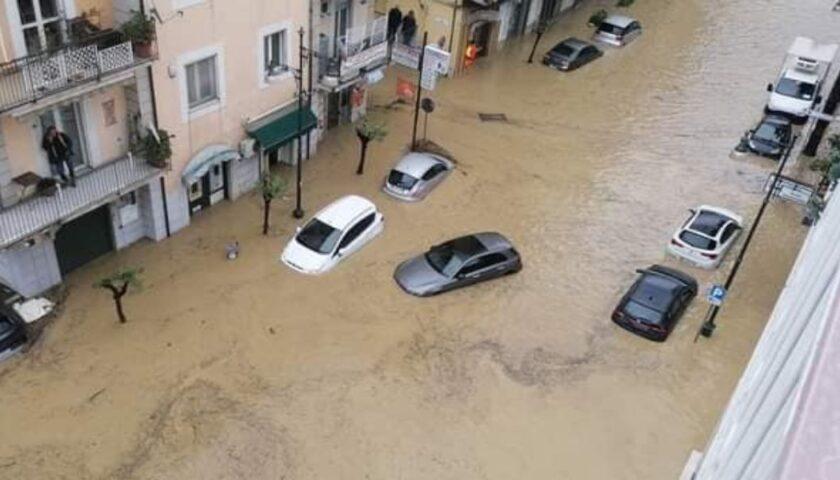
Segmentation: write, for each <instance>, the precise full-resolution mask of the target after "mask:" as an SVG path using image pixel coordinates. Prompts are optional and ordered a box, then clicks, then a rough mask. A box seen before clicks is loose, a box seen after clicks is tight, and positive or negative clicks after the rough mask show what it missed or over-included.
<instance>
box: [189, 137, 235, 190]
mask: <svg viewBox="0 0 840 480" xmlns="http://www.w3.org/2000/svg"><path fill="white" fill-rule="evenodd" d="M239 158H240V156H239V152H237V151H236V150H234V149H232V148H231V147H229V146H227V145H221V144H220V145H210V146H209V147H205V148H203V149H202V150H201V151H200V152H198V153H196V154H195V155H193V157H192V159H190V162H189V163H188V164H187V167H186V168H184V173H183V174H182V175H181V180H183V182H184V184H185V185H190V184H193V183H195V182H197V181H198V180H199V179H200V178H201V177H203V176H205V175H207V172H209V171H210V169H211V168H213V166H215V165H219V164H220V163H223V162H227V161H229V160H237V159H239Z"/></svg>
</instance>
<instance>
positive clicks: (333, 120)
mask: <svg viewBox="0 0 840 480" xmlns="http://www.w3.org/2000/svg"><path fill="white" fill-rule="evenodd" d="M351 115H352V112H351V106H350V89H349V88H345V89H344V90H341V91H338V92H330V94H329V95H328V96H327V129H330V128H335V127H337V126H339V125H341V124H342V123H348V122H349V121H350V117H351Z"/></svg>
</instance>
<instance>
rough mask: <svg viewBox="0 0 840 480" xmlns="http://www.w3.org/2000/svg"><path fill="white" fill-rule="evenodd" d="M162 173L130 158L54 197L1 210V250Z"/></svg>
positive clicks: (37, 198) (83, 178)
mask: <svg viewBox="0 0 840 480" xmlns="http://www.w3.org/2000/svg"><path fill="white" fill-rule="evenodd" d="M161 173H162V171H161V170H160V169H158V168H155V167H153V166H151V165H149V164H148V163H147V162H145V161H143V160H141V159H139V158H136V157H134V158H132V157H130V156H129V157H125V158H122V159H119V160H116V161H114V162H111V163H109V164H107V165H104V166H102V167H99V168H96V169H94V170H92V171H90V172H88V173H87V174H85V175H83V176H79V177H78V178H77V179H76V187H75V188H73V187H68V188H60V189H58V190H57V191H56V192H55V193H54V194H53V195H51V196H43V195H40V194H36V196H34V197H30V198H28V199H26V200H23V201H21V202H20V203H17V204H16V205H13V206H11V207H9V208H6V209H4V210H0V248H5V247H7V246H9V245H11V244H13V243H16V242H19V241H21V240H24V239H26V238H27V237H29V236H31V235H33V234H35V233H38V232H41V231H43V230H45V229H47V228H49V227H51V226H53V225H58V224H59V223H60V222H61V221H62V220H66V219H68V218H72V217H74V216H76V215H80V214H82V213H84V212H85V211H87V210H90V209H92V208H95V207H97V206H99V205H102V204H104V203H106V202H108V201H110V200H111V199H112V198H116V197H118V196H120V195H124V194H126V193H128V192H130V191H132V190H134V189H136V188H137V187H138V186H140V185H141V184H143V183H145V182H147V181H149V180H151V179H152V178H154V177H155V176H157V175H160V174H161Z"/></svg>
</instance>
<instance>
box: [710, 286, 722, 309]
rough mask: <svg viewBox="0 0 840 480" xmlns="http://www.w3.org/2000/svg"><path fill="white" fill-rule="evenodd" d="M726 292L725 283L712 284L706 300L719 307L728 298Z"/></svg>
mask: <svg viewBox="0 0 840 480" xmlns="http://www.w3.org/2000/svg"><path fill="white" fill-rule="evenodd" d="M726 293H727V292H726V288H724V287H723V285H712V288H710V289H709V294H708V295H707V296H706V300H708V301H709V303H711V304H712V305H715V306H717V307H719V306H721V304H722V303H723V301H724V300H725V299H726Z"/></svg>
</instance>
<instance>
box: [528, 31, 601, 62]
mask: <svg viewBox="0 0 840 480" xmlns="http://www.w3.org/2000/svg"><path fill="white" fill-rule="evenodd" d="M603 54H604V52H602V51H601V50H598V47H596V46H595V45H592V44H591V43H589V42H587V41H584V40H581V39H579V38H574V37H570V38H567V39H565V40H563V41H562V42H560V43H558V44H557V45H555V46H554V48H552V49H551V50H549V51H548V52H547V53H546V54H545V56H544V57H543V60H542V63H543V65H548V66H549V67H554V68H556V69H558V70H574V69H576V68H580V67H582V66H583V65H586V64H587V63H589V62H591V61H592V60H595V59H596V58H598V57H600V56H601V55H603Z"/></svg>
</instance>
